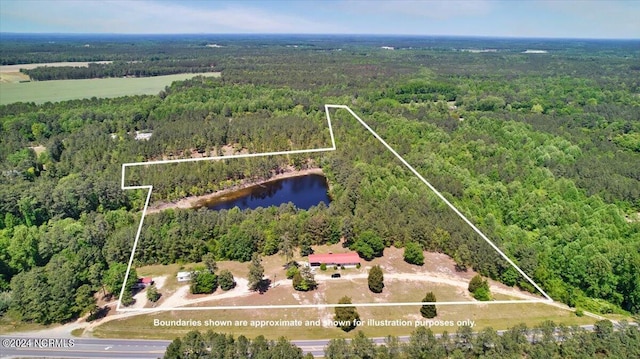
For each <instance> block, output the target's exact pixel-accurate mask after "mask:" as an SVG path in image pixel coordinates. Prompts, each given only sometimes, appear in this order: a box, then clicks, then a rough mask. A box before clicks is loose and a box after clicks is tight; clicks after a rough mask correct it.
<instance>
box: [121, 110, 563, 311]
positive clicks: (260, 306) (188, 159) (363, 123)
mask: <svg viewBox="0 0 640 359" xmlns="http://www.w3.org/2000/svg"><path fill="white" fill-rule="evenodd" d="M324 108H325V113H326V116H327V124H328V125H329V134H330V135H331V145H332V146H331V147H328V148H316V149H308V150H292V151H278V152H264V153H250V154H240V155H230V156H214V157H201V158H184V159H177V160H162V161H149V162H131V163H123V164H122V178H121V188H122V189H123V190H131V189H146V190H147V198H146V200H145V203H144V208H143V210H142V217H141V218H140V224H139V225H138V231H137V232H136V238H135V241H134V242H133V248H132V250H131V256H130V257H129V264H128V265H127V272H126V273H125V276H124V281H123V282H122V288H121V289H120V296H119V297H118V302H117V305H116V311H118V312H161V311H174V310H180V311H189V310H213V309H218V310H226V309H295V308H336V307H390V306H422V305H425V304H437V305H479V304H520V303H546V304H549V303H553V299H551V297H549V295H548V294H547V293H546V292H545V291H544V290H542V288H540V286H539V285H538V284H536V283H535V282H534V281H533V279H531V278H530V277H529V276H528V275H527V274H526V273H525V272H523V271H522V269H520V267H518V266H517V265H516V264H515V263H514V262H513V261H512V260H511V259H509V257H507V255H506V254H504V252H502V251H501V250H500V249H499V248H498V247H497V246H496V245H495V244H493V242H491V241H490V240H489V238H487V236H486V235H485V234H484V233H482V231H480V230H479V229H478V227H476V226H475V225H474V224H473V223H471V221H470V220H468V219H467V217H465V216H464V215H463V214H462V213H461V212H460V211H459V210H458V209H457V208H456V207H455V206H454V205H453V204H451V202H449V201H448V200H447V199H446V198H445V197H444V196H443V195H442V194H441V193H440V192H439V191H438V190H437V189H435V187H433V186H432V185H431V183H429V182H428V181H427V180H426V179H425V178H424V177H422V175H420V173H418V171H416V170H415V168H413V167H412V166H411V165H410V164H409V163H408V162H407V161H406V160H405V159H404V158H402V156H400V155H399V154H398V153H397V152H396V151H395V150H394V149H393V148H392V147H391V146H389V144H388V143H387V142H386V141H385V140H383V139H382V137H380V135H378V134H377V133H376V132H375V131H374V130H373V129H372V128H371V127H369V125H367V123H366V122H364V121H363V120H362V119H361V118H360V117H359V116H358V115H356V113H355V112H353V111H352V110H351V109H350V108H349V107H348V106H346V105H328V104H326V105H324ZM332 108H333V109H345V110H347V111H349V113H350V114H351V115H352V116H353V117H355V118H356V119H357V120H358V122H360V124H362V126H364V128H365V129H367V130H368V131H369V132H371V134H372V135H373V136H374V137H375V138H376V139H377V140H378V141H380V143H382V144H383V145H384V146H385V147H386V148H387V149H388V150H389V151H390V152H391V153H393V155H394V156H396V157H397V158H398V159H399V160H400V162H402V164H404V165H405V166H406V167H407V168H408V169H409V170H410V171H411V172H412V173H413V174H414V175H416V177H418V178H419V179H420V180H421V181H422V182H423V183H424V184H425V185H427V187H429V189H430V190H431V191H433V193H435V194H436V195H437V196H438V197H439V198H440V199H441V200H442V201H443V202H444V203H446V204H447V206H449V208H451V209H452V210H453V211H454V212H455V213H456V214H457V215H458V216H459V217H460V218H462V220H463V221H464V222H465V223H467V224H468V225H469V226H470V227H471V228H472V229H473V230H474V231H475V232H476V233H477V234H478V235H480V237H481V238H482V239H484V240H485V242H487V243H488V244H489V245H490V246H491V247H492V248H493V249H495V250H496V251H497V252H498V253H499V254H500V256H501V257H502V258H504V259H505V260H506V261H507V262H508V263H509V264H510V265H511V266H513V267H514V268H515V269H516V270H517V271H518V273H520V274H521V275H522V276H523V277H524V278H525V279H526V280H527V281H528V282H529V283H530V284H531V285H533V286H534V287H535V288H536V289H537V290H538V291H539V292H540V293H541V294H542V295H543V296H544V297H545V298H546V299H530V300H495V301H487V302H484V301H476V302H461V301H454V302H433V303H432V302H405V303H353V304H329V303H327V304H300V305H293V304H291V305H249V306H216V307H175V308H121V307H120V303H121V302H122V296H123V295H124V288H125V285H126V283H127V280H128V279H129V273H130V271H131V265H132V264H133V258H134V257H135V253H136V249H137V247H138V240H139V239H140V233H141V231H142V225H143V223H144V217H145V216H146V214H147V208H148V207H149V200H150V199H151V192H152V191H153V186H152V185H140V186H125V183H124V182H125V179H124V177H125V171H126V169H127V167H136V166H149V165H160V164H169V163H182V162H198V161H212V160H221V159H222V160H228V159H234V158H251V157H263V156H278V155H287V154H299V153H314V152H327V151H335V150H336V141H335V138H334V135H333V127H332V125H331V116H330V114H329V109H332ZM212 300H214V299H213V298H212Z"/></svg>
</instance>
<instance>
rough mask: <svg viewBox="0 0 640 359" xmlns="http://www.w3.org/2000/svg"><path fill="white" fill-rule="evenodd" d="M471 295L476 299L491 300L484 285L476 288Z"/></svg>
mask: <svg viewBox="0 0 640 359" xmlns="http://www.w3.org/2000/svg"><path fill="white" fill-rule="evenodd" d="M473 297H474V298H475V299H476V300H481V301H485V302H486V301H488V300H491V294H490V293H489V289H487V288H485V287H480V288H478V289H477V290H476V291H475V292H474V293H473Z"/></svg>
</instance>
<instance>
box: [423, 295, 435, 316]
mask: <svg viewBox="0 0 640 359" xmlns="http://www.w3.org/2000/svg"><path fill="white" fill-rule="evenodd" d="M422 301H423V302H428V303H429V302H435V301H436V295H435V294H433V292H429V293H427V294H426V295H425V296H424V299H422ZM420 314H422V316H423V317H425V318H429V319H431V318H435V317H436V316H437V315H438V311H437V310H436V306H435V304H425V305H423V306H422V307H421V308H420Z"/></svg>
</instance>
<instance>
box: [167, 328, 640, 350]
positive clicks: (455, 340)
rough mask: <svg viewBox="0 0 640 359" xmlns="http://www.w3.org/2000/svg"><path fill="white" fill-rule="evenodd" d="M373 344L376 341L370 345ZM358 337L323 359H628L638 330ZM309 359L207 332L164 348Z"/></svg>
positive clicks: (279, 343) (274, 344) (334, 344)
mask: <svg viewBox="0 0 640 359" xmlns="http://www.w3.org/2000/svg"><path fill="white" fill-rule="evenodd" d="M376 343H377V342H376ZM376 343H374V341H373V340H372V339H371V338H368V337H367V336H366V335H365V334H364V332H362V331H358V332H357V333H356V334H355V336H354V337H353V338H352V339H349V340H347V339H331V340H330V341H329V343H328V345H327V346H326V347H325V349H324V355H325V358H328V359H345V358H362V359H403V358H516V357H518V358H520V357H527V358H540V359H543V358H594V357H599V358H630V357H636V356H638V354H640V331H639V330H638V328H637V327H635V326H630V325H629V324H627V323H620V324H619V325H616V326H614V325H613V324H612V323H611V322H609V321H606V320H603V321H599V322H597V323H596V324H595V327H594V330H593V331H587V330H585V329H582V328H580V327H567V326H564V325H557V324H555V323H553V322H551V321H547V322H544V323H542V324H540V325H538V326H536V327H533V328H528V327H527V326H526V325H524V324H520V325H516V326H514V327H512V328H510V329H508V330H506V331H504V332H502V333H498V332H496V331H495V330H494V329H492V328H490V327H489V328H485V329H483V330H481V331H479V332H477V333H474V332H473V331H472V329H471V328H470V327H467V326H462V327H459V328H458V330H457V331H456V332H455V333H448V332H444V333H442V334H434V333H433V332H432V331H431V329H429V328H425V327H418V328H417V329H416V330H415V331H414V332H412V333H411V335H410V336H409V338H408V340H406V341H401V340H400V339H399V338H398V337H395V336H387V337H385V338H384V340H383V341H382V345H377V344H376ZM307 357H309V358H311V357H312V355H311V353H307V354H306V356H304V355H303V353H302V350H301V349H300V348H299V347H297V346H296V345H295V344H293V343H291V342H289V341H287V339H285V338H280V339H278V340H276V341H269V340H267V339H265V337H264V336H258V337H256V338H255V339H252V340H250V339H247V338H246V337H244V336H239V337H237V338H234V337H233V336H231V335H225V334H220V333H214V332H212V331H208V332H206V333H204V334H203V333H200V332H198V331H192V332H189V333H187V334H186V335H185V336H184V337H182V338H176V339H175V340H174V341H173V342H172V343H171V344H170V345H169V347H168V348H167V351H166V353H165V355H164V358H166V359H183V358H220V359H223V358H224V359H236V358H237V359H242V358H307Z"/></svg>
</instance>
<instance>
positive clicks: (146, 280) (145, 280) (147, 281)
mask: <svg viewBox="0 0 640 359" xmlns="http://www.w3.org/2000/svg"><path fill="white" fill-rule="evenodd" d="M138 282H140V283H142V284H151V283H153V278H151V277H144V278H140V279H138Z"/></svg>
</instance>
